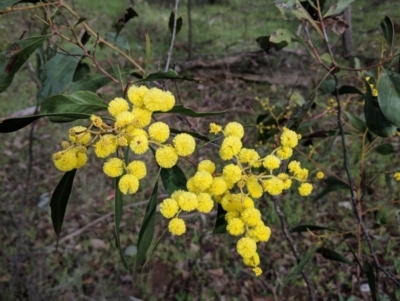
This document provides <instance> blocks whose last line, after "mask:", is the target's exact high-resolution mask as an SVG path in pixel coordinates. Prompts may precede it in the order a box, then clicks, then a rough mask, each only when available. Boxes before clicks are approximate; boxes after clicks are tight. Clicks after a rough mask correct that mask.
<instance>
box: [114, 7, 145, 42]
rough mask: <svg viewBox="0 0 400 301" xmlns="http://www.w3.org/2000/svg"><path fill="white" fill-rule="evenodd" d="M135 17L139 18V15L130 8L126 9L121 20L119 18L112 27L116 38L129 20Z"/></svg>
mask: <svg viewBox="0 0 400 301" xmlns="http://www.w3.org/2000/svg"><path fill="white" fill-rule="evenodd" d="M135 17H139V15H138V14H137V13H136V11H135V10H134V9H133V8H132V7H128V8H127V9H126V13H125V15H124V16H123V17H122V18H120V19H119V20H118V21H117V22H115V23H114V25H113V27H114V28H115V30H116V36H118V35H119V34H120V32H121V30H122V29H123V28H124V27H125V25H126V23H128V21H129V20H130V19H133V18H135Z"/></svg>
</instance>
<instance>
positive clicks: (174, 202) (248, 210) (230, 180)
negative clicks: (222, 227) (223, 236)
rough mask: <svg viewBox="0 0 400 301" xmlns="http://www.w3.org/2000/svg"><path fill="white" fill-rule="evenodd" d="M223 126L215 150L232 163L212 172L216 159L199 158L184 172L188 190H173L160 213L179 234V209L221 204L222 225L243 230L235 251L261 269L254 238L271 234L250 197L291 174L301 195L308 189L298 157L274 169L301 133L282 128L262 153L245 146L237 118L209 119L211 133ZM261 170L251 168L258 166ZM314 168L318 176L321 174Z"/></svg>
mask: <svg viewBox="0 0 400 301" xmlns="http://www.w3.org/2000/svg"><path fill="white" fill-rule="evenodd" d="M221 132H222V135H223V138H224V139H223V141H222V144H221V147H220V149H219V155H220V157H221V158H222V159H223V160H224V161H227V160H233V161H234V163H230V164H227V165H225V166H224V167H223V169H222V172H219V173H218V172H216V165H215V163H214V162H212V161H210V160H203V161H201V162H200V163H199V164H198V167H197V172H196V173H195V174H194V176H193V177H191V178H189V179H188V181H187V184H186V188H187V191H183V190H178V191H176V192H174V193H173V194H172V195H171V197H170V198H166V199H164V200H163V202H162V203H161V205H160V212H161V214H162V215H163V216H164V217H165V218H169V219H171V220H170V222H169V225H168V229H169V231H170V232H171V233H172V234H174V235H182V234H183V233H185V231H186V225H185V222H184V220H183V219H182V218H180V217H179V215H180V213H182V212H190V211H194V210H198V211H199V212H203V213H208V212H210V211H211V210H212V208H213V205H214V202H213V200H214V201H215V202H216V203H218V204H220V205H221V206H222V208H223V209H224V210H225V211H226V214H225V220H226V222H227V226H226V230H227V232H228V233H229V234H231V235H233V236H242V237H241V238H240V239H239V240H238V242H237V245H236V249H237V252H238V253H239V255H241V256H242V258H243V262H244V264H245V265H247V266H251V267H252V268H253V271H254V273H255V274H256V275H257V276H259V275H260V274H261V273H262V270H261V268H260V267H259V265H260V257H259V255H258V253H257V243H258V242H266V241H268V240H269V237H270V235H271V229H270V228H269V227H268V226H266V225H265V224H264V222H263V221H262V219H261V212H260V211H259V210H258V209H257V208H255V204H254V199H256V198H259V197H261V196H262V195H263V193H265V192H266V193H268V194H270V195H273V196H276V195H279V194H281V193H282V192H283V191H284V190H286V189H289V188H290V187H291V186H292V180H297V181H299V182H301V185H300V186H299V188H298V191H299V193H300V195H303V196H307V195H309V194H310V193H311V191H312V185H311V184H310V183H309V182H308V180H307V179H308V170H307V169H305V168H302V167H301V165H300V163H299V162H298V161H292V162H290V163H289V166H288V170H289V173H290V174H286V173H282V172H281V173H278V174H277V175H274V171H275V170H278V169H279V168H280V166H281V164H282V160H286V159H288V158H290V157H291V156H292V154H293V148H295V147H296V146H297V144H298V139H299V138H300V137H299V135H297V134H296V133H295V132H294V131H291V130H289V129H287V128H284V129H283V133H282V135H281V136H280V144H281V145H280V146H279V147H278V148H276V149H275V150H274V151H273V152H272V153H271V154H269V155H267V156H266V157H264V158H262V157H261V156H260V155H259V154H258V152H257V151H256V150H255V149H248V148H244V147H243V145H242V141H241V139H242V138H243V136H244V128H243V126H242V125H241V124H240V123H237V122H230V123H228V124H227V125H226V126H225V127H224V128H222V126H220V125H217V124H215V123H212V124H210V133H212V134H219V133H221ZM261 168H263V169H262V170H263V171H262V172H260V171H258V173H257V172H256V170H261ZM323 176H324V175H323V173H322V172H319V173H318V174H317V178H323Z"/></svg>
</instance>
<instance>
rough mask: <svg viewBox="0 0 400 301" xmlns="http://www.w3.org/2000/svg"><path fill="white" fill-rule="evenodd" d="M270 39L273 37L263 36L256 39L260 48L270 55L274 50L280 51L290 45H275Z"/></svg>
mask: <svg viewBox="0 0 400 301" xmlns="http://www.w3.org/2000/svg"><path fill="white" fill-rule="evenodd" d="M270 38H271V36H261V37H258V38H257V39H256V42H257V44H258V46H260V48H261V49H262V50H264V51H265V52H267V53H269V52H270V50H272V49H273V50H275V51H279V50H281V49H283V48H285V47H286V46H288V45H289V43H288V42H286V41H282V42H280V43H274V42H272V41H271V40H270Z"/></svg>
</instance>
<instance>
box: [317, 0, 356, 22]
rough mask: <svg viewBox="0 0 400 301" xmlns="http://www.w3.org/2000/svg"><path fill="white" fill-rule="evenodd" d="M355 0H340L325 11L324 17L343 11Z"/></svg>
mask: <svg viewBox="0 0 400 301" xmlns="http://www.w3.org/2000/svg"><path fill="white" fill-rule="evenodd" d="M353 2H354V0H339V1H338V3H336V4H334V5H332V6H331V7H330V8H329V10H328V11H327V12H326V13H325V15H324V18H326V17H329V16H333V15H338V14H340V13H342V12H343V11H344V10H345V9H346V8H347V7H348V6H349V5H350V4H351V3H353Z"/></svg>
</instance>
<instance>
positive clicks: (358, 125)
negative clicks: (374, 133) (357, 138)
mask: <svg viewBox="0 0 400 301" xmlns="http://www.w3.org/2000/svg"><path fill="white" fill-rule="evenodd" d="M344 113H345V114H346V116H347V118H349V122H350V124H351V126H352V127H353V128H355V129H356V130H357V131H358V132H359V133H361V134H362V133H365V131H366V130H367V125H366V124H365V122H364V121H363V120H361V119H360V118H358V117H356V116H354V115H353V114H351V113H350V112H348V111H344Z"/></svg>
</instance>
